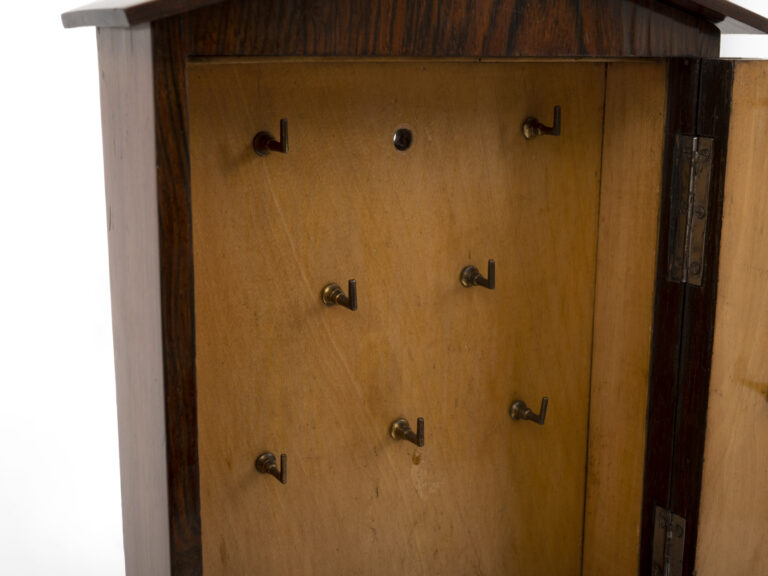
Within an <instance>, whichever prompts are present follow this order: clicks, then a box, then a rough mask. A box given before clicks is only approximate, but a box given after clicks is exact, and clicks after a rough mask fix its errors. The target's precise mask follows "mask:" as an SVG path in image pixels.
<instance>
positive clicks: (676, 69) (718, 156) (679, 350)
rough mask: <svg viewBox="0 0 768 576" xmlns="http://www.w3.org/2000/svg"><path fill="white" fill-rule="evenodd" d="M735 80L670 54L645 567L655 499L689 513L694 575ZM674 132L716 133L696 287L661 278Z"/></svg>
mask: <svg viewBox="0 0 768 576" xmlns="http://www.w3.org/2000/svg"><path fill="white" fill-rule="evenodd" d="M732 86H733V63H731V62H727V61H717V60H703V61H695V60H692V61H672V62H670V68H669V99H668V112H667V134H666V138H667V143H666V146H665V160H664V187H663V194H664V196H663V198H662V209H661V220H660V227H659V255H658V268H657V279H656V302H655V312H654V327H653V344H652V352H651V378H650V390H649V396H648V433H647V447H646V462H645V480H644V487H643V492H644V493H643V527H642V532H641V543H640V571H639V573H640V574H641V575H646V574H651V557H652V546H653V528H654V510H655V507H656V506H657V505H658V506H662V507H664V508H667V509H670V510H671V511H672V512H673V513H675V514H677V515H679V516H682V517H683V518H685V521H686V533H685V551H684V552H685V555H684V561H683V574H684V576H691V575H692V574H693V570H694V562H695V559H696V539H697V534H698V521H699V518H698V517H699V500H700V496H701V475H702V466H703V463H704V440H705V430H706V423H707V402H708V399H709V395H708V394H709V374H710V367H711V361H712V343H713V339H714V327H715V306H716V303H717V273H718V265H719V253H720V228H721V224H722V213H723V212H722V209H723V191H724V186H725V160H726V152H727V145H728V129H729V122H730V108H731V90H732ZM675 133H681V134H687V135H697V136H704V137H711V138H714V145H713V151H714V153H713V164H712V184H711V189H710V205H709V216H708V220H707V238H706V244H705V252H706V258H705V266H704V279H703V284H702V286H701V287H697V286H691V285H683V284H677V283H674V282H670V281H668V280H667V270H668V262H667V252H668V243H669V238H668V230H669V217H670V196H671V194H670V192H671V191H670V184H671V181H672V174H671V169H672V150H673V146H674V134H675Z"/></svg>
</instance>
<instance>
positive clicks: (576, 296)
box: [188, 61, 605, 576]
mask: <svg viewBox="0 0 768 576" xmlns="http://www.w3.org/2000/svg"><path fill="white" fill-rule="evenodd" d="M604 78H605V66H604V65H603V64H595V63H583V64H574V63H567V64H554V63H543V64H510V63H506V64H501V63H496V64H477V63H441V64H438V63H414V62H411V63H381V62H379V63H357V64H353V63H346V64H345V63H319V62H314V63H286V62H282V63H269V62H253V61H252V62H247V61H245V62H237V63H227V62H198V63H193V64H191V65H190V67H189V68H188V93H189V112H190V154H191V183H192V186H191V188H192V220H193V235H194V236H193V237H194V255H195V269H194V274H195V316H196V334H197V336H196V347H197V393H198V426H199V458H200V486H201V488H200V501H201V518H202V541H203V565H204V572H205V573H206V574H245V573H251V572H252V571H253V570H255V569H256V567H257V568H258V570H259V571H260V573H265V574H267V573H271V572H273V571H274V572H277V571H280V572H281V573H287V574H303V575H311V574H317V575H325V574H328V575H330V574H334V575H338V574H349V575H353V574H355V575H360V574H370V575H378V574H382V575H383V574H391V573H392V572H394V571H401V572H408V573H410V574H421V575H425V576H426V575H430V576H432V575H435V574H455V575H466V574H514V573H520V574H526V573H544V574H550V575H563V576H565V575H572V574H574V573H578V571H579V569H580V562H581V541H582V537H581V532H582V519H583V509H584V481H585V480H584V465H585V456H586V436H587V395H588V387H589V377H590V373H589V370H590V357H591V339H592V338H591V334H592V316H593V301H594V282H595V258H596V241H597V215H598V196H599V194H598V192H599V171H600V159H601V153H600V151H601V129H602V121H603V95H604ZM556 104H558V105H560V106H562V108H563V117H564V120H563V134H562V136H561V137H559V138H551V137H549V138H548V137H542V138H539V139H538V140H534V141H531V142H526V141H525V140H524V139H523V138H522V136H521V134H520V125H521V122H522V120H523V119H524V118H525V117H527V116H528V115H536V116H539V117H540V118H541V119H542V120H547V121H549V120H551V116H552V108H553V106H554V105H556ZM281 117H285V118H288V120H289V132H290V151H289V153H288V154H287V155H281V154H272V155H270V156H269V157H267V158H258V157H256V156H255V155H254V153H253V151H252V149H251V139H252V138H253V135H254V134H255V132H257V131H259V130H262V129H269V130H271V131H275V132H276V131H277V129H278V122H279V119H280V118H281ZM401 126H408V127H410V128H411V129H412V130H413V134H414V143H413V146H412V147H411V148H410V149H409V150H408V151H406V152H399V151H397V150H395V149H394V147H393V145H392V134H393V132H394V131H395V129H396V128H398V127H401ZM488 258H495V259H496V262H497V288H496V290H495V291H493V292H491V291H488V290H485V289H483V288H472V289H466V288H463V287H461V286H460V284H459V279H458V277H459V271H460V270H461V269H462V267H463V266H465V265H467V264H471V263H474V264H476V265H478V266H479V267H480V268H481V269H482V270H485V268H486V261H487V259H488ZM349 278H356V279H357V281H358V292H359V310H358V311H357V312H350V311H348V310H345V309H342V308H339V307H335V308H327V307H325V306H323V305H322V304H321V302H320V291H321V289H322V287H323V286H324V285H325V284H326V283H327V282H331V281H336V282H339V283H341V284H342V285H344V286H346V281H347V279H349ZM544 395H547V396H549V398H550V410H549V414H548V416H547V422H546V425H545V426H537V425H535V424H533V423H530V422H515V421H512V420H511V419H510V418H509V416H508V413H507V411H508V408H509V405H510V404H511V402H512V401H513V400H515V399H518V398H520V399H523V400H525V401H526V402H528V403H529V404H530V405H532V407H533V408H534V409H536V410H538V405H539V402H540V400H541V398H542V396H544ZM401 416H403V417H406V418H408V419H409V420H411V422H415V420H416V418H417V417H419V416H421V417H423V418H424V419H425V421H426V445H425V446H424V448H422V449H419V448H416V447H415V446H414V445H412V444H408V443H404V442H396V441H394V440H392V439H391V438H390V437H389V436H388V429H389V425H390V423H391V422H392V420H394V419H395V418H397V417H401ZM266 450H269V451H272V452H275V453H280V452H285V453H287V454H288V465H289V479H288V484H287V485H285V486H283V485H281V484H279V483H278V482H277V481H276V480H275V479H273V478H271V477H267V476H261V475H258V474H257V473H256V472H255V471H254V468H253V462H254V459H255V458H256V456H257V455H258V454H260V453H261V452H263V451H266Z"/></svg>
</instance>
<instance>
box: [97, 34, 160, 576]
mask: <svg viewBox="0 0 768 576" xmlns="http://www.w3.org/2000/svg"><path fill="white" fill-rule="evenodd" d="M98 47H99V69H100V78H101V108H102V125H103V133H104V164H105V174H106V193H107V223H108V224H107V225H108V231H109V275H110V284H111V290H112V324H113V333H114V347H115V376H116V380H117V408H118V429H119V436H120V480H121V484H122V503H123V538H124V543H125V563H126V573H127V574H128V575H129V576H131V575H143V574H152V575H163V574H170V557H169V537H168V490H167V475H166V447H165V411H164V406H165V401H164V396H163V357H162V332H161V323H160V275H159V258H158V227H157V186H156V181H155V145H154V144H155V137H154V108H153V102H154V94H153V85H152V52H151V36H150V30H149V26H141V27H137V28H134V29H130V30H122V29H102V30H99V31H98Z"/></svg>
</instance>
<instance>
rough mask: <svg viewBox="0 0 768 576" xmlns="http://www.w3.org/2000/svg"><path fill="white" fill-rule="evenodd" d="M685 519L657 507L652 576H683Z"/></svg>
mask: <svg viewBox="0 0 768 576" xmlns="http://www.w3.org/2000/svg"><path fill="white" fill-rule="evenodd" d="M684 545H685V518H682V517H680V516H677V515H676V514H672V512H670V511H669V510H665V509H664V508H661V507H659V506H656V519H655V523H654V527H653V564H652V566H653V568H652V570H651V574H652V576H683V552H684Z"/></svg>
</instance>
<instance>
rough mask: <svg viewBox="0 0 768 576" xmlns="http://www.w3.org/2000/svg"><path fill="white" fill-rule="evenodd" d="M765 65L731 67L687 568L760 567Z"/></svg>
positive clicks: (766, 466)
mask: <svg viewBox="0 0 768 576" xmlns="http://www.w3.org/2000/svg"><path fill="white" fill-rule="evenodd" d="M766 149H768V65H767V64H766V63H758V62H753V63H739V64H737V65H736V68H735V78H734V85H733V100H732V108H731V127H730V136H729V139H728V151H729V153H728V166H727V170H726V179H725V198H726V202H725V205H724V213H723V230H722V241H721V248H720V250H721V252H720V259H719V262H720V273H719V278H720V279H719V285H718V300H717V313H716V316H715V317H716V322H715V341H714V349H713V356H712V375H711V379H710V393H709V405H708V412H707V437H706V443H705V450H704V471H703V479H702V493H701V503H700V520H699V540H698V545H697V555H696V573H697V574H699V575H700V576H719V575H723V576H725V575H728V576H742V575H744V576H746V575H752V574H766V573H768V541H767V540H766V534H768V491H766V489H765V480H766V478H768V355H766V349H768V264H767V262H768V248H767V247H768V228H766V226H765V222H766V219H768V197H766V194H765V182H766V181H768V164H766V162H765V154H766Z"/></svg>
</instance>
